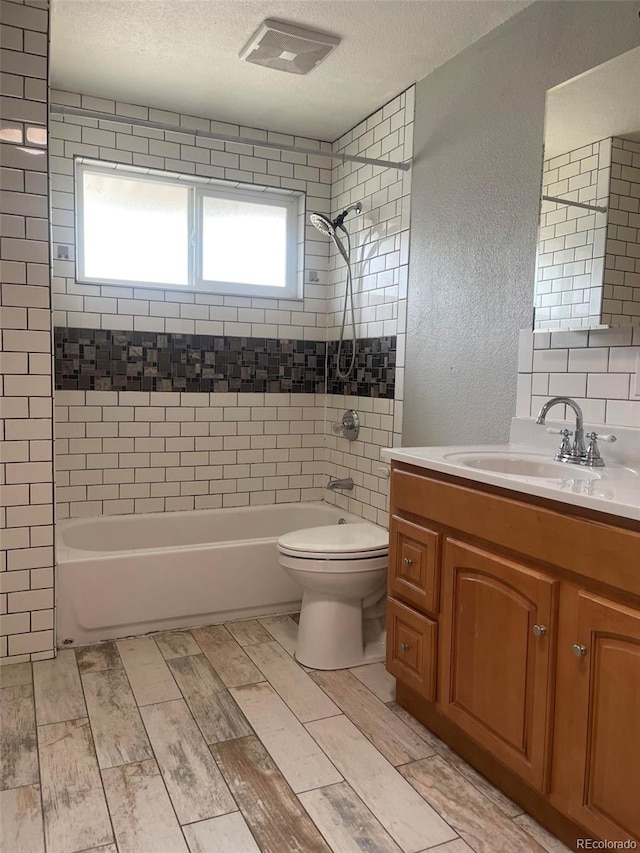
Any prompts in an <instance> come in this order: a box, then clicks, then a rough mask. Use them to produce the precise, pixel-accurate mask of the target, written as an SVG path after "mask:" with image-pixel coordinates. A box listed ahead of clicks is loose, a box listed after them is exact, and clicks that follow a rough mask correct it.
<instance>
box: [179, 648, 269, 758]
mask: <svg viewBox="0 0 640 853" xmlns="http://www.w3.org/2000/svg"><path fill="white" fill-rule="evenodd" d="M168 663H169V669H170V670H171V672H172V673H173V677H174V678H175V680H176V681H177V683H178V687H179V688H180V690H181V691H182V695H183V696H184V698H185V699H186V702H187V705H188V706H189V709H190V710H191V713H192V714H193V716H194V717H195V720H196V723H197V724H198V726H199V728H200V731H201V732H202V734H203V736H204V739H205V740H206V742H207V743H209V744H211V743H218V742H219V741H223V740H233V739H234V738H237V737H246V736H247V735H251V734H253V729H252V728H251V726H250V725H249V723H248V721H247V719H246V717H245V715H244V714H243V713H242V711H241V710H240V708H238V706H237V704H236V702H235V699H233V697H232V696H231V694H230V693H229V691H228V690H227V689H226V687H225V686H224V684H223V682H222V681H221V680H220V678H219V677H218V675H217V673H216V671H215V669H214V668H213V667H212V666H211V664H210V663H209V661H208V660H207V659H206V657H205V656H204V655H202V654H201V655H190V656H189V657H184V658H174V659H173V660H170V661H168Z"/></svg>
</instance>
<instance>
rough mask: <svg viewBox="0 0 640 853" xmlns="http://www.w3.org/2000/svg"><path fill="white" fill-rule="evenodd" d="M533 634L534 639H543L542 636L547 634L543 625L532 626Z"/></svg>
mask: <svg viewBox="0 0 640 853" xmlns="http://www.w3.org/2000/svg"><path fill="white" fill-rule="evenodd" d="M533 633H534V635H535V636H536V637H544V635H545V634H546V633H547V629H546V626H545V625H534V626H533Z"/></svg>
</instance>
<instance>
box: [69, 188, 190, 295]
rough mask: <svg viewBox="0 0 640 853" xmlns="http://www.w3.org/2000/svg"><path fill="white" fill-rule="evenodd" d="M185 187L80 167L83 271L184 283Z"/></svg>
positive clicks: (186, 262) (186, 274) (119, 278)
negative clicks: (81, 175) (82, 171)
mask: <svg viewBox="0 0 640 853" xmlns="http://www.w3.org/2000/svg"><path fill="white" fill-rule="evenodd" d="M188 204H189V189H188V187H181V186H176V185H172V184H165V183H162V182H161V181H150V180H136V179H135V178H125V177H121V176H116V175H113V176H112V175H106V174H103V173H91V172H84V173H83V225H84V275H85V277H86V278H105V279H111V280H117V281H134V282H135V281H139V282H149V283H154V282H155V283H158V284H173V285H176V284H178V285H180V284H182V285H187V284H188V283H189V225H188Z"/></svg>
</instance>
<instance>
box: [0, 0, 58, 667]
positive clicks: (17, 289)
mask: <svg viewBox="0 0 640 853" xmlns="http://www.w3.org/2000/svg"><path fill="white" fill-rule="evenodd" d="M47 5H48V4H46V3H44V2H39V0H25V2H24V3H13V2H8V0H1V2H0V17H1V19H2V71H3V72H4V73H3V74H2V75H1V77H2V136H1V137H0V161H1V162H2V168H1V169H0V173H1V179H2V217H0V259H1V264H0V267H1V272H2V284H1V305H2V307H1V309H0V329H1V331H0V341H1V347H0V349H1V354H0V383H1V393H2V395H3V397H2V403H1V404H0V417H1V420H0V528H1V530H0V658H2V659H3V662H4V663H18V662H20V661H28V660H30V659H31V660H41V659H43V658H49V657H52V656H53V654H54V631H55V626H54V569H53V567H54V550H53V546H54V528H53V412H52V376H51V372H52V371H51V364H52V362H51V281H50V266H49V209H48V202H47V196H48V181H47V54H48V33H49V13H48V10H47Z"/></svg>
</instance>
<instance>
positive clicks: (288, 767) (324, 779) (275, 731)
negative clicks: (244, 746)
mask: <svg viewBox="0 0 640 853" xmlns="http://www.w3.org/2000/svg"><path fill="white" fill-rule="evenodd" d="M231 694H232V695H233V697H234V699H235V700H236V702H237V703H238V705H239V706H240V708H241V709H242V711H243V712H244V715H245V716H246V718H247V719H248V720H249V722H250V723H251V725H252V726H253V728H254V729H255V732H256V734H257V735H258V737H259V738H260V740H261V741H262V743H263V744H264V746H265V747H266V749H267V751H268V752H269V754H270V755H271V757H272V758H273V760H274V761H275V763H276V764H277V766H278V769H279V770H280V772H281V773H282V775H283V776H284V778H285V779H286V780H287V782H288V783H289V784H290V785H291V787H292V788H293V790H294V791H295V792H296V794H297V793H299V792H300V791H308V790H309V789H310V788H321V787H324V786H325V785H332V784H333V783H334V782H341V781H342V776H341V775H340V774H339V773H338V771H337V770H336V768H335V767H334V766H333V764H332V763H331V762H330V761H329V759H328V758H327V756H326V755H325V754H324V753H323V752H322V750H321V749H320V747H319V746H318V744H317V743H316V742H315V741H314V740H313V738H312V737H311V736H310V735H309V733H308V732H307V731H306V730H305V728H304V726H303V725H302V724H301V723H300V722H299V721H298V720H297V719H296V717H295V716H294V715H293V713H292V712H291V711H290V710H289V708H288V707H287V706H286V704H285V703H284V702H283V701H282V699H281V698H280V697H279V696H278V694H277V693H276V692H275V690H274V689H273V687H271V685H269V684H266V683H265V684H248V685H245V686H244V687H236V688H233V689H232V691H231Z"/></svg>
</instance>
